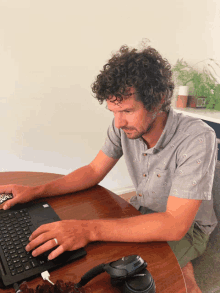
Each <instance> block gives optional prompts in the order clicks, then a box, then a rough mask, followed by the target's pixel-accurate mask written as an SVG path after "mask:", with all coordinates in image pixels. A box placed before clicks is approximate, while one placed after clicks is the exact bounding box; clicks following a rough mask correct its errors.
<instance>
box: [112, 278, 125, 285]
mask: <svg viewBox="0 0 220 293" xmlns="http://www.w3.org/2000/svg"><path fill="white" fill-rule="evenodd" d="M124 282H125V279H119V278H111V284H112V286H113V287H120V286H122V285H124Z"/></svg>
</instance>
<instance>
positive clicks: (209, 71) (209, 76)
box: [172, 59, 220, 110]
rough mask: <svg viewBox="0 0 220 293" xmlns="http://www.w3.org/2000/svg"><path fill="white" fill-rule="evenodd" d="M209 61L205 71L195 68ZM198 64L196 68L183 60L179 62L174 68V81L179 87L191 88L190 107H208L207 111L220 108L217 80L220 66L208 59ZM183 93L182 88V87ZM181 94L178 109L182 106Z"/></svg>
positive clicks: (219, 90)
mask: <svg viewBox="0 0 220 293" xmlns="http://www.w3.org/2000/svg"><path fill="white" fill-rule="evenodd" d="M206 60H208V62H209V63H208V64H206V65H205V66H204V67H203V70H199V69H197V68H195V65H197V64H198V63H200V62H204V61H206ZM206 60H203V61H200V62H198V63H196V64H195V65H194V66H190V65H188V64H187V63H186V62H185V61H183V59H181V60H177V63H176V64H175V66H174V67H173V69H172V71H173V73H174V79H175V81H176V83H177V85H183V86H187V85H188V86H189V92H190V93H191V95H190V96H188V103H187V105H188V106H189V107H206V108H207V109H213V108H214V109H216V110H217V108H220V105H219V104H220V102H219V99H220V96H219V94H220V89H219V83H218V80H217V78H216V76H218V75H217V73H216V70H215V67H216V69H217V67H218V68H220V66H219V64H218V63H217V62H216V61H215V60H214V59H206ZM180 91H181V87H180ZM180 98H181V97H180V93H179V96H178V99H177V107H178V105H179V104H180V102H179V103H178V101H179V100H180Z"/></svg>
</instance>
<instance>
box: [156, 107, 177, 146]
mask: <svg viewBox="0 0 220 293" xmlns="http://www.w3.org/2000/svg"><path fill="white" fill-rule="evenodd" d="M176 127H177V115H176V112H175V111H174V110H173V108H172V107H170V111H169V114H168V117H167V122H166V125H165V127H164V130H163V132H162V134H161V136H160V138H159V140H158V141H157V143H156V145H155V147H154V148H155V149H157V150H162V149H164V148H165V147H166V145H167V144H168V143H169V142H170V140H171V139H172V137H173V135H174V133H175V131H176Z"/></svg>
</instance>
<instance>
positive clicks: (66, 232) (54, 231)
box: [26, 220, 91, 260]
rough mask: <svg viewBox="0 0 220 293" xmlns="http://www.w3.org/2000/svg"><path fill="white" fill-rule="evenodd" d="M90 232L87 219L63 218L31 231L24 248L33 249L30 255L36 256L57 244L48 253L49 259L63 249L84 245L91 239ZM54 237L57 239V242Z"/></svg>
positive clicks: (68, 249) (73, 248)
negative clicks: (28, 241)
mask: <svg viewBox="0 0 220 293" xmlns="http://www.w3.org/2000/svg"><path fill="white" fill-rule="evenodd" d="M90 233H91V232H90V228H89V221H86V220H63V221H58V222H53V223H49V224H44V225H42V226H40V227H39V228H38V229H36V230H35V231H34V232H33V233H32V235H31V236H30V238H29V240H30V243H29V244H28V245H27V246H26V250H27V251H30V250H33V249H34V250H33V252H32V255H33V256H38V255H40V254H42V253H44V252H46V251H48V250H50V249H52V248H55V247H56V246H58V247H57V248H56V249H54V250H53V251H52V252H51V253H50V254H49V256H48V259H49V260H51V259H54V258H55V257H57V256H59V255H60V254H62V253H63V252H64V251H71V250H76V249H79V248H81V247H84V246H86V245H87V244H88V243H89V242H90V241H91V240H90ZM54 238H56V239H57V241H58V244H56V242H55V240H54ZM36 247H37V248H36ZM35 248H36V249H35Z"/></svg>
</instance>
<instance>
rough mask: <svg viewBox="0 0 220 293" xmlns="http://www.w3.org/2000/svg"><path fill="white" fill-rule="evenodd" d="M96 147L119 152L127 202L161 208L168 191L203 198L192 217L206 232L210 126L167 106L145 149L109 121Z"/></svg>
mask: <svg viewBox="0 0 220 293" xmlns="http://www.w3.org/2000/svg"><path fill="white" fill-rule="evenodd" d="M102 151H103V152H104V153H105V154H106V155H107V156H109V157H112V158H116V159H118V158H120V157H121V156H122V155H124V158H125V162H126V165H127V168H128V172H129V174H130V176H131V179H132V182H133V184H134V186H135V189H136V196H134V197H132V198H131V200H130V203H131V204H132V205H133V206H134V207H135V208H136V209H139V207H140V206H143V207H147V208H149V209H151V210H153V211H155V212H165V211H166V206H167V199H168V196H169V195H171V196H176V197H179V198H188V199H198V200H203V201H202V204H201V206H200V208H199V211H198V212H197V215H196V217H195V222H196V223H197V224H198V226H199V227H200V228H201V229H202V231H203V232H205V233H206V234H210V233H211V232H212V231H213V230H214V228H215V226H216V224H217V219H216V216H215V212H214V209H213V197H212V185H213V179H214V171H215V165H216V162H217V141H216V135H215V131H214V130H213V129H212V128H211V127H210V126H208V125H207V124H206V123H205V122H203V121H202V120H201V119H197V118H193V117H190V116H188V115H185V114H182V113H177V112H176V111H175V110H174V109H173V108H171V109H170V111H169V114H168V118H167V121H166V125H165V128H164V130H163V132H162V134H161V136H160V138H159V140H158V141H157V144H156V145H155V146H154V147H153V148H151V149H148V147H147V144H146V143H145V142H144V140H143V139H142V138H139V139H129V138H127V136H126V134H125V133H124V131H123V130H121V129H117V128H116V127H115V125H114V119H113V122H112V125H111V126H110V127H109V128H108V132H107V138H106V141H105V144H104V145H103V147H102Z"/></svg>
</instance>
